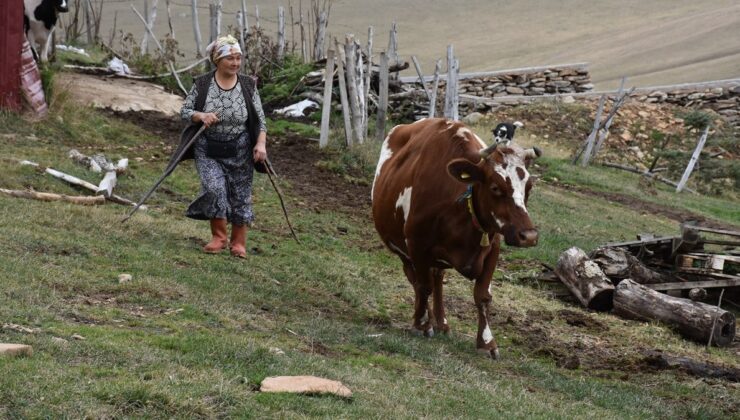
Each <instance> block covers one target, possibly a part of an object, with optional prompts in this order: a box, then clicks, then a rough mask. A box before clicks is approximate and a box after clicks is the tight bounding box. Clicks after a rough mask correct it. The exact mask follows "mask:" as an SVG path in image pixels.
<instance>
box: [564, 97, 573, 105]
mask: <svg viewBox="0 0 740 420" xmlns="http://www.w3.org/2000/svg"><path fill="white" fill-rule="evenodd" d="M575 101H576V98H574V97H572V96H570V95H568V96H563V103H564V104H572V103H574V102H575Z"/></svg>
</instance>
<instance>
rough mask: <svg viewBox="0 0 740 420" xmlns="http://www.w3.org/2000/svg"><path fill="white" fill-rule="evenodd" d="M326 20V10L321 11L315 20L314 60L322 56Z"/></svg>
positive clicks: (327, 18)
mask: <svg viewBox="0 0 740 420" xmlns="http://www.w3.org/2000/svg"><path fill="white" fill-rule="evenodd" d="M328 20H329V17H328V16H327V15H326V12H325V11H322V12H321V13H320V14H319V17H318V19H317V21H316V25H317V26H316V41H315V43H314V45H313V59H314V61H319V60H321V59H322V58H324V37H325V36H326V25H327V21H328ZM347 60H349V56H347Z"/></svg>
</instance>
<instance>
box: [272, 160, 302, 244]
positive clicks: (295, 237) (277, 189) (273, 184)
mask: <svg viewBox="0 0 740 420" xmlns="http://www.w3.org/2000/svg"><path fill="white" fill-rule="evenodd" d="M265 164H266V165H267V177H268V178H270V183H271V184H272V187H273V188H274V189H275V192H276V193H277V195H278V198H279V199H280V207H282V208H283V214H284V215H285V221H286V222H288V228H290V234H291V235H292V236H293V239H295V241H296V242H297V243H299V244H300V243H301V241H299V240H298V236H297V235H296V234H295V231H294V230H293V225H291V224H290V219H289V218H288V210H287V209H286V208H285V201H283V193H282V192H281V191H280V187H278V186H277V183H275V180H274V179H273V178H272V176H273V175H275V178H277V173H276V172H275V170H274V169H273V168H272V162H270V159H265Z"/></svg>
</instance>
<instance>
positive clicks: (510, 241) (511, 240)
mask: <svg viewBox="0 0 740 420" xmlns="http://www.w3.org/2000/svg"><path fill="white" fill-rule="evenodd" d="M503 234H504V242H506V245H509V246H518V247H522V248H528V247H531V246H535V245H537V240H538V239H539V236H540V235H539V233H537V229H523V230H518V229H516V228H515V227H514V226H512V225H508V226H504V229H503Z"/></svg>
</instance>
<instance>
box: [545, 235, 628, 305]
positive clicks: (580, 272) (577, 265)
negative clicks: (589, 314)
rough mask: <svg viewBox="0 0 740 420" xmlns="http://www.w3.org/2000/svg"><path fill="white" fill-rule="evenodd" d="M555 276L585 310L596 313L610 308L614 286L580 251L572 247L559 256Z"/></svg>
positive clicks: (596, 265)
mask: <svg viewBox="0 0 740 420" xmlns="http://www.w3.org/2000/svg"><path fill="white" fill-rule="evenodd" d="M555 274H557V275H558V277H559V278H560V281H562V282H563V284H565V285H566V286H567V287H568V289H569V290H570V291H571V293H573V295H574V296H575V297H576V298H577V299H578V301H579V302H581V304H582V305H583V306H585V307H586V308H589V309H594V310H597V311H608V310H610V309H611V308H612V297H613V295H614V285H613V284H612V282H611V281H610V280H609V278H607V277H606V275H604V272H603V271H601V269H600V268H599V266H598V264H596V263H595V262H594V261H591V260H590V259H589V258H588V256H587V255H586V253H585V252H583V251H582V250H581V249H579V248H576V247H572V248H570V249H568V250H566V251H565V252H563V253H562V254H560V258H558V264H557V266H556V267H555Z"/></svg>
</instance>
